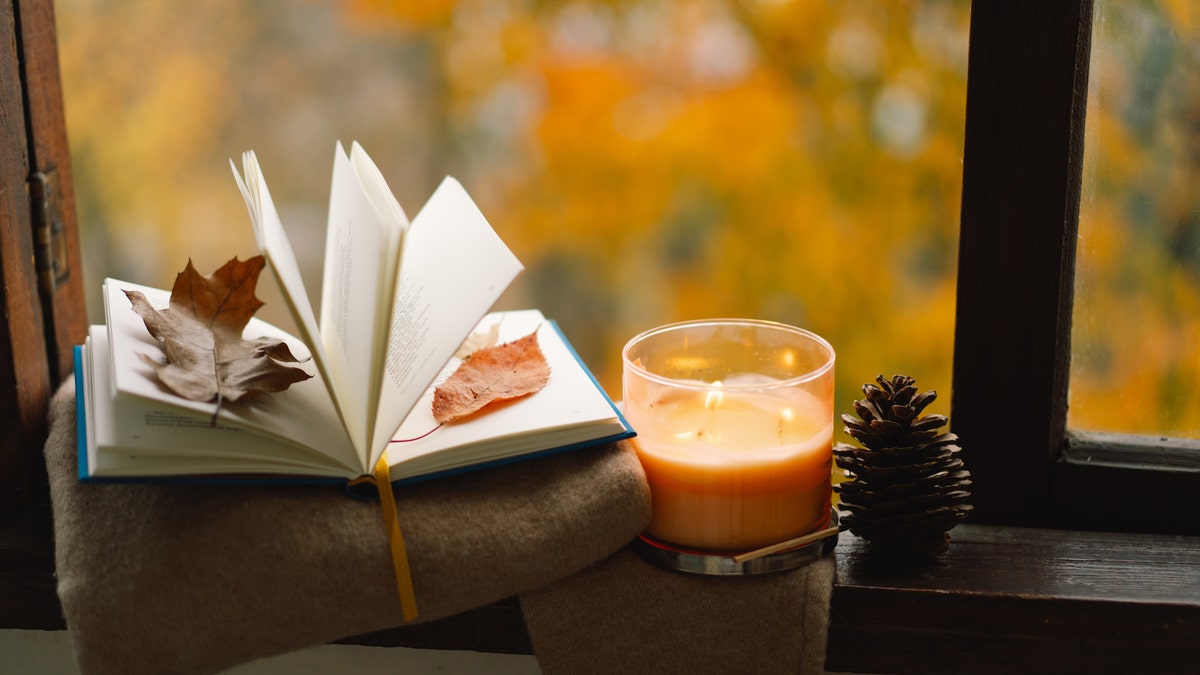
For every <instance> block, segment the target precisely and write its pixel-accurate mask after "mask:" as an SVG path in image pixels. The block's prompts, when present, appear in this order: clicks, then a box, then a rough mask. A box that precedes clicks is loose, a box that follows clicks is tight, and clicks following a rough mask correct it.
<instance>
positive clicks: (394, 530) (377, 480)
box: [351, 452, 417, 621]
mask: <svg viewBox="0 0 1200 675" xmlns="http://www.w3.org/2000/svg"><path fill="white" fill-rule="evenodd" d="M359 483H371V484H372V485H374V486H375V489H376V490H378V492H379V506H380V507H382V508H383V526H384V527H385V528H387V533H388V543H389V544H390V545H391V549H392V567H393V568H395V572H396V588H397V590H399V592H400V609H401V610H403V611H404V620H405V621H412V620H413V619H415V618H417V594H416V592H414V591H413V581H412V572H411V571H410V570H409V567H408V552H407V551H405V549H404V535H402V534H400V515H399V513H398V512H397V511H396V496H395V495H394V494H392V480H391V471H390V467H388V462H387V453H386V452H385V453H384V454H383V456H382V457H380V458H379V461H378V462H376V463H375V472H374V473H373V474H371V475H370V476H363V477H362V478H359V479H358V480H356V481H354V482H353V483H351V484H352V485H356V484H359Z"/></svg>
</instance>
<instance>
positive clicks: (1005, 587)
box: [0, 505, 1200, 673]
mask: <svg viewBox="0 0 1200 675" xmlns="http://www.w3.org/2000/svg"><path fill="white" fill-rule="evenodd" d="M50 532H51V517H50V509H49V506H48V505H38V506H35V507H33V508H31V509H28V510H26V511H25V512H22V513H20V514H16V515H9V516H4V517H2V518H0V597H3V598H5V601H4V602H3V603H0V629H12V628H16V629H26V630H61V629H63V628H65V623H64V621H63V619H62V611H61V607H60V605H59V603H58V598H57V595H56V593H55V578H54V573H53V568H54V552H53V542H52V537H51V535H50ZM837 556H838V579H837V581H836V582H835V584H834V589H833V597H832V601H831V609H830V626H829V644H828V651H827V661H826V668H827V669H828V670H830V671H853V672H861V673H866V672H890V673H962V672H972V673H992V672H995V673H1007V672H1027V673H1038V672H1047V673H1050V672H1053V673H1059V672H1088V671H1103V672H1114V671H1115V672H1122V671H1130V672H1138V671H1146V670H1147V669H1150V670H1154V671H1159V672H1173V671H1174V672H1184V671H1188V670H1190V669H1191V668H1192V667H1193V666H1194V665H1195V663H1197V662H1200V537H1190V536H1172V535H1134V534H1111V533H1098V532H1080V531H1062V530H1039V529H1026V528H1010V527H997V526H986V525H961V526H959V527H958V528H956V529H955V530H954V532H953V542H952V543H951V546H950V550H949V551H947V552H946V553H945V554H943V555H942V556H941V557H940V558H939V559H938V561H937V562H935V563H933V564H930V565H924V566H907V567H906V566H901V565H894V564H885V563H882V562H881V561H879V560H876V559H873V558H871V557H870V556H869V555H867V552H866V547H865V545H864V543H863V541H862V540H861V539H859V538H858V537H855V536H852V535H850V534H848V533H843V534H842V537H841V541H840V543H839V544H838V548H837ZM341 642H343V643H346V644H360V645H380V646H405V647H421V648H431V649H471V650H476V651H487V652H504V653H521V654H528V653H531V647H530V645H529V642H528V635H527V633H526V632H525V627H524V624H523V622H522V621H521V614H520V607H519V605H518V604H517V602H516V601H515V600H509V601H503V602H499V603H495V604H493V605H488V606H486V607H481V608H479V609H476V610H472V611H471V612H467V613H464V614H462V615H459V616H456V617H451V618H449V619H443V620H440V621H434V622H430V623H428V624H420V625H417V626H410V627H405V628H396V629H392V630H387V631H381V632H379V633H372V634H370V635H363V636H356V637H353V638H348V639H346V640H343V641H341Z"/></svg>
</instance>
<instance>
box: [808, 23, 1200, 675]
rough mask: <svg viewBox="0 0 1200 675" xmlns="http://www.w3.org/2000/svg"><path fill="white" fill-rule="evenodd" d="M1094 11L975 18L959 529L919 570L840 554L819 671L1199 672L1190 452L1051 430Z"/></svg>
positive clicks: (956, 410) (955, 408) (1195, 506)
mask: <svg viewBox="0 0 1200 675" xmlns="http://www.w3.org/2000/svg"><path fill="white" fill-rule="evenodd" d="M1092 11H1093V6H1092V0H1061V1H1059V2H1041V1H1039V0H1011V1H1010V0H976V2H974V3H972V9H971V28H970V60H969V65H968V72H967V116H966V136H965V145H964V158H963V201H962V216H961V232H960V242H959V276H958V295H957V301H958V306H957V312H958V314H957V318H956V322H955V326H956V327H955V348H954V373H953V391H952V395H951V414H950V416H951V428H952V429H953V430H954V431H955V432H956V433H957V434H958V435H959V436H960V437H961V439H962V444H963V448H964V450H963V454H964V456H965V460H966V462H967V465H968V468H969V469H970V470H971V473H972V479H973V481H974V485H973V486H972V503H973V504H974V505H975V511H974V512H973V513H972V516H971V518H970V521H969V523H970V524H966V525H962V526H960V527H959V528H957V529H956V530H954V531H953V532H952V533H951V535H952V537H953V541H952V543H951V546H950V550H949V551H948V552H947V553H945V554H943V556H942V557H941V558H940V559H939V560H938V561H937V562H935V563H931V564H916V563H910V564H903V563H897V562H895V561H884V560H880V559H878V558H877V557H874V556H872V555H871V552H870V549H869V547H868V546H867V545H866V543H865V542H863V541H862V540H861V539H859V538H857V537H852V536H847V535H845V534H843V540H842V542H841V543H840V544H839V547H838V579H837V582H836V583H835V585H834V590H833V598H832V603H831V610H830V625H829V642H828V647H827V652H826V668H827V669H828V670H830V671H850V672H895V673H960V672H972V673H1005V672H1025V673H1058V672H1186V671H1189V670H1192V669H1194V668H1195V664H1196V663H1197V660H1198V659H1200V538H1197V537H1195V536H1191V535H1195V534H1197V533H1198V532H1200V499H1197V498H1196V497H1195V495H1197V494H1200V490H1198V488H1200V471H1198V469H1200V464H1198V463H1197V457H1200V455H1198V454H1194V453H1195V450H1197V445H1196V444H1195V443H1191V442H1187V441H1173V440H1170V439H1158V438H1155V439H1146V438H1137V437H1129V436H1115V435H1112V434H1083V433H1073V432H1070V431H1069V430H1068V429H1067V424H1066V418H1067V384H1068V377H1069V374H1070V372H1069V369H1070V354H1071V348H1070V343H1071V320H1072V314H1071V313H1072V301H1073V295H1074V272H1075V250H1076V239H1077V236H1078V219H1079V193H1080V184H1081V178H1082V159H1083V140H1084V122H1085V112H1086V105H1087V78H1088V68H1089V56H1090V47H1091V19H1092ZM1088 530H1110V531H1113V533H1110V532H1096V531H1088ZM1152 532H1173V533H1176V534H1172V535H1166V534H1147V533H1152Z"/></svg>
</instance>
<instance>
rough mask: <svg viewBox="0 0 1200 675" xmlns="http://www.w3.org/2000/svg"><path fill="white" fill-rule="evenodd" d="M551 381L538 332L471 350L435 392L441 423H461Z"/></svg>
mask: <svg viewBox="0 0 1200 675" xmlns="http://www.w3.org/2000/svg"><path fill="white" fill-rule="evenodd" d="M549 380H550V364H548V363H546V357H545V356H544V355H543V354H542V349H541V347H539V346H538V340H537V331H536V330H535V331H534V332H532V333H530V334H529V335H526V336H525V337H523V338H521V339H519V340H514V341H512V342H508V343H505V344H502V345H497V346H495V347H484V348H483V349H479V350H477V351H475V352H474V353H472V354H471V355H470V356H468V357H467V359H466V360H465V361H463V362H462V364H461V365H459V367H458V369H457V370H455V371H454V374H453V375H451V376H450V377H449V378H447V379H446V381H445V382H443V383H442V384H440V385H438V387H437V388H436V389H435V390H434V393H433V417H434V419H435V420H437V421H438V423H439V424H446V423H449V422H458V421H461V420H464V419H466V418H468V417H470V416H472V415H475V414H477V413H479V412H480V411H481V410H483V409H484V408H486V407H487V406H489V405H491V404H493V403H499V402H501V401H508V400H512V399H515V398H519V397H521V396H526V395H528V394H532V393H534V392H536V391H539V390H540V389H541V388H542V387H544V386H546V382H548V381H549Z"/></svg>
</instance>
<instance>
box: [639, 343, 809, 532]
mask: <svg viewBox="0 0 1200 675" xmlns="http://www.w3.org/2000/svg"><path fill="white" fill-rule="evenodd" d="M756 323H757V324H761V323H762V322H756ZM754 329H755V331H763V330H767V331H780V330H786V331H799V329H792V328H790V327H782V326H779V325H778V324H764V325H755V326H754ZM799 333H801V335H800V336H799V337H800V338H803V339H805V340H807V339H809V336H811V334H809V333H806V332H803V331H799ZM739 335H740V336H741V339H740V340H738V341H730V340H729V339H719V340H714V341H708V342H706V341H704V340H697V339H696V336H695V335H692V336H690V337H689V338H688V339H687V340H685V341H682V342H680V343H678V344H675V345H669V344H665V343H661V342H662V340H663V338H662V337H661V336H660V338H659V341H660V343H661V344H657V345H654V350H649V349H648V346H646V345H644V346H643V347H647V348H643V349H642V350H640V351H638V350H634V351H635V352H637V354H636V355H635V357H634V358H633V359H632V360H627V362H626V374H625V391H624V396H625V408H626V415H627V417H628V419H629V422H630V424H631V425H632V426H633V427H634V429H635V430H636V431H637V432H638V436H637V437H636V438H635V439H634V441H633V442H634V446H635V448H636V449H637V452H638V457H639V459H640V460H641V462H642V466H643V467H644V469H645V471H646V478H647V481H648V482H649V484H650V495H651V500H652V506H653V511H652V515H651V523H650V526H649V528H648V529H647V534H649V535H651V536H652V537H654V538H656V539H659V540H662V541H664V542H668V543H671V544H675V545H678V546H681V547H688V548H697V549H706V550H722V551H736V550H742V551H745V550H750V549H753V548H758V547H761V546H767V545H770V544H774V543H777V542H781V541H783V540H786V539H790V538H792V537H797V536H800V535H803V534H805V533H807V532H811V531H813V530H816V529H819V528H821V527H824V526H825V524H826V523H827V522H828V520H829V514H830V495H831V492H832V490H831V486H830V469H831V463H832V462H831V446H832V440H833V411H832V393H833V392H832V363H833V352H832V349H831V348H829V347H828V344H827V343H824V341H823V340H820V338H816V337H815V336H811V337H812V338H815V339H816V340H818V341H819V345H818V346H821V347H822V349H821V350H818V352H819V353H817V354H816V355H814V354H812V353H811V352H812V350H811V349H808V348H796V347H795V346H791V345H787V346H784V347H783V348H781V349H776V350H772V349H766V350H764V349H762V348H761V346H759V347H757V348H755V349H751V350H750V352H751V353H753V354H758V355H760V356H763V355H765V358H767V359H768V360H770V363H768V364H765V365H764V366H763V367H762V369H763V370H768V371H770V374H769V375H768V374H761V373H746V372H724V371H725V370H727V369H725V368H723V366H721V365H720V364H722V363H726V362H731V361H732V362H736V363H735V365H736V367H737V368H746V367H748V366H750V365H752V364H748V363H746V362H745V361H746V359H747V356H746V350H745V347H746V345H745V340H746V339H747V337H746V336H747V334H746V333H745V332H744V331H743V332H742V333H740V334H739ZM635 340H636V338H635ZM632 344H634V343H633V342H631V345H632ZM706 344H707V345H708V347H706V346H705V345H706ZM675 349H681V350H682V352H680V353H670V352H672V350H675ZM730 349H732V350H734V352H735V353H733V354H728V353H727V352H728V351H729V350H730ZM652 351H656V352H657V353H651V352H652ZM767 352H771V353H769V354H767ZM630 354H631V352H630V350H629V349H628V348H627V352H626V356H627V357H628V356H630ZM814 362H815V363H816V364H817V366H818V367H820V368H823V370H821V372H819V373H818V376H811V372H810V370H811V369H812V368H813V367H814ZM656 370H658V371H664V372H666V373H669V374H674V375H678V374H682V373H683V372H684V371H687V370H697V371H698V372H703V373H720V374H721V375H722V377H721V378H720V379H713V380H708V381H702V380H695V379H690V378H684V377H678V378H671V377H669V376H664V375H662V374H656V372H655V371H656ZM793 373H798V374H799V375H796V376H793V377H788V376H789V375H792V374H793ZM781 375H782V376H783V377H782V378H781V377H780V376H781Z"/></svg>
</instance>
